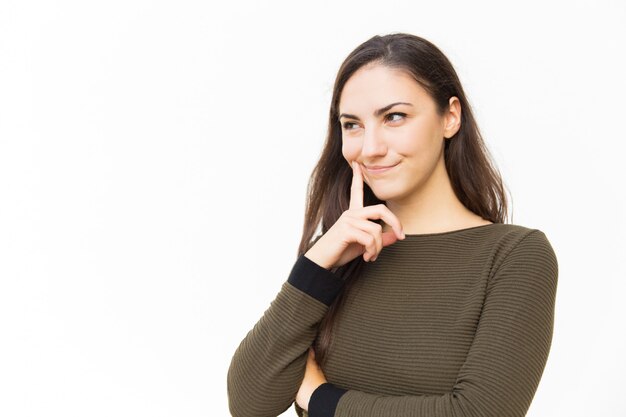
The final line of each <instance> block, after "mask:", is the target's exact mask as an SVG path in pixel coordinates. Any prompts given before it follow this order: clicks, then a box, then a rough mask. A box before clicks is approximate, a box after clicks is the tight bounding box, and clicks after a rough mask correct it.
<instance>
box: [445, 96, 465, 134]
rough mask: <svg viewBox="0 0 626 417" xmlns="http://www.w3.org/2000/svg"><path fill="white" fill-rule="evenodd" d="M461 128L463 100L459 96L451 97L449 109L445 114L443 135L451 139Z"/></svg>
mask: <svg viewBox="0 0 626 417" xmlns="http://www.w3.org/2000/svg"><path fill="white" fill-rule="evenodd" d="M460 128H461V102H460V101H459V99H458V98H457V97H454V96H452V97H450V101H449V103H448V111H447V112H446V115H445V124H444V131H443V136H444V137H445V138H446V139H450V138H451V137H452V136H454V135H455V134H456V132H458V131H459V129H460Z"/></svg>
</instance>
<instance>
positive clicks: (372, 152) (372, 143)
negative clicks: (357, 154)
mask: <svg viewBox="0 0 626 417" xmlns="http://www.w3.org/2000/svg"><path fill="white" fill-rule="evenodd" d="M385 153H387V144H386V143H385V140H384V139H383V137H382V135H381V134H380V132H378V131H376V129H373V128H370V129H366V130H365V133H364V134H363V147H362V149H361V154H362V155H363V156H365V157H372V156H378V155H384V154H385Z"/></svg>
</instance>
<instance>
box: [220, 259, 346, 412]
mask: <svg viewBox="0 0 626 417" xmlns="http://www.w3.org/2000/svg"><path fill="white" fill-rule="evenodd" d="M343 284H344V281H343V280H342V279H341V278H340V277H339V276H338V275H336V274H335V273H333V272H331V271H329V270H327V269H325V268H323V267H321V266H320V265H318V264H316V263H315V262H313V261H312V260H310V259H308V258H307V257H305V256H304V255H301V256H300V257H299V258H298V259H297V260H296V261H295V263H294V265H293V268H292V270H291V273H290V274H289V277H288V279H287V281H286V282H284V283H283V285H282V287H281V290H280V292H279V293H278V295H277V296H276V298H275V299H274V300H273V301H272V302H271V304H270V306H269V308H268V309H267V310H266V311H265V312H264V313H263V316H262V317H261V318H260V320H259V321H258V322H257V323H256V324H255V325H254V327H253V328H252V329H251V330H250V331H249V332H248V334H247V335H246V337H245V338H244V339H243V340H242V342H241V343H240V345H239V347H238V348H237V350H236V351H235V353H234V355H233V358H232V360H231V364H230V367H229V369H228V375H227V392H228V403H229V409H230V413H231V414H232V415H233V416H234V417H252V416H254V417H276V416H278V415H279V414H281V413H283V412H284V411H285V410H287V408H289V407H290V406H291V404H293V402H294V401H295V397H296V394H297V393H298V390H299V388H300V385H301V384H302V380H303V379H304V372H305V369H306V361H307V353H308V348H309V347H310V346H311V345H312V344H313V341H314V340H315V336H316V333H317V329H318V327H319V323H320V322H321V320H322V318H323V317H324V315H325V314H326V312H327V311H328V309H329V307H330V305H331V303H332V301H333V300H334V299H335V298H336V297H337V295H338V294H339V292H340V290H341V287H342V286H343Z"/></svg>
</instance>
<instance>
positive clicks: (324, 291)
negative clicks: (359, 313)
mask: <svg viewBox="0 0 626 417" xmlns="http://www.w3.org/2000/svg"><path fill="white" fill-rule="evenodd" d="M287 282H289V283H290V284H291V285H293V286H294V287H296V288H298V289H299V290H301V291H304V292H305V293H307V294H309V295H310V296H311V297H313V298H315V299H317V300H319V301H321V302H323V303H324V304H326V305H327V306H329V305H331V304H332V302H333V300H334V299H335V298H336V297H337V294H339V291H340V290H341V288H342V287H343V284H344V280H343V279H342V278H341V277H340V276H339V275H336V274H335V273H333V272H331V271H329V270H328V269H326V268H324V267H322V266H320V265H318V264H316V263H315V262H313V261H312V260H310V259H309V258H307V257H306V256H304V254H302V255H300V257H299V258H298V259H297V260H296V262H295V264H294V265H293V268H291V273H290V274H289V278H288V279H287Z"/></svg>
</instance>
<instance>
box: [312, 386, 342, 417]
mask: <svg viewBox="0 0 626 417" xmlns="http://www.w3.org/2000/svg"><path fill="white" fill-rule="evenodd" d="M347 391H348V390H346V389H343V388H339V387H337V386H335V385H333V384H331V383H330V382H325V383H323V384H322V385H320V386H319V387H317V388H316V389H315V391H313V394H311V398H309V410H308V413H309V417H333V416H334V415H335V410H336V409H337V404H338V403H339V399H340V398H341V396H342V395H343V394H345V393H346V392H347Z"/></svg>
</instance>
